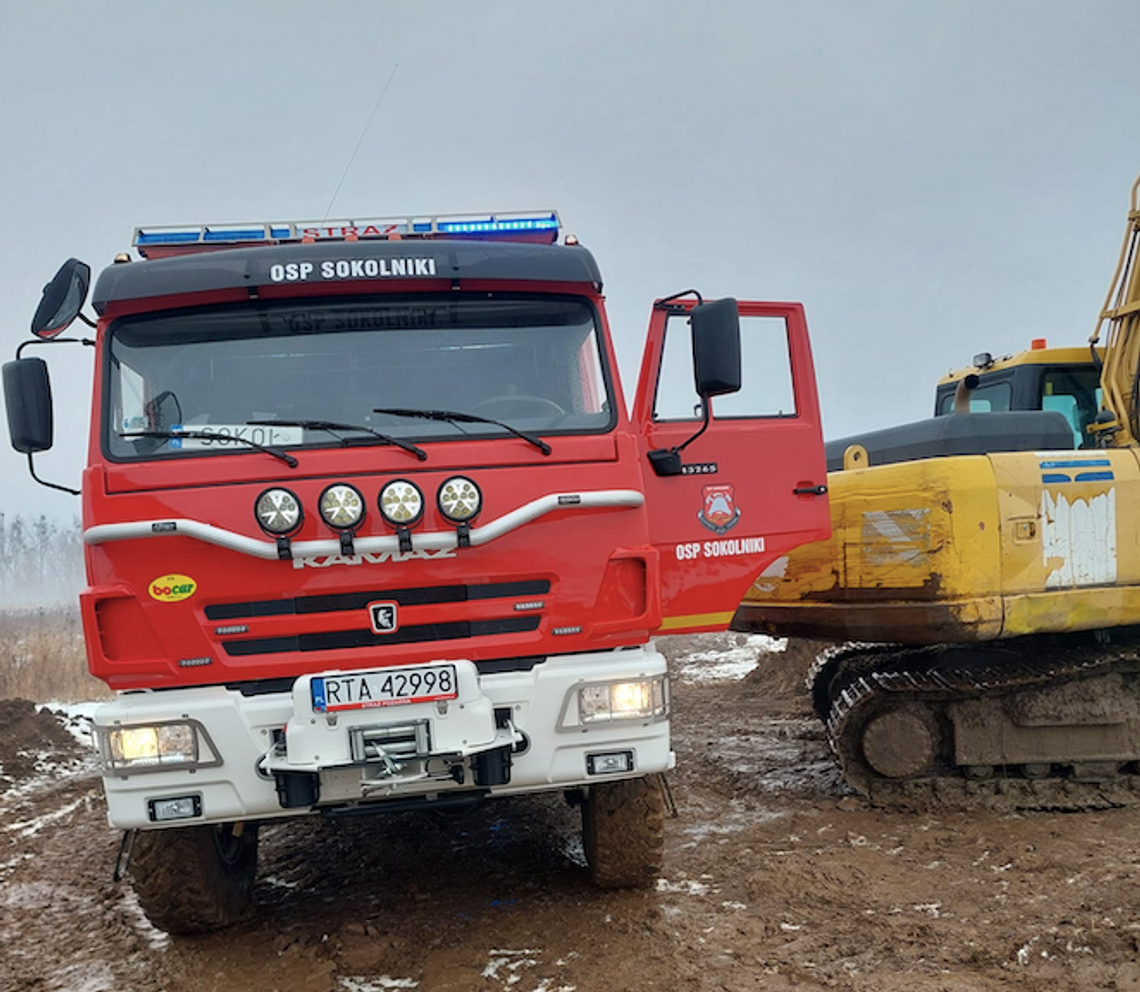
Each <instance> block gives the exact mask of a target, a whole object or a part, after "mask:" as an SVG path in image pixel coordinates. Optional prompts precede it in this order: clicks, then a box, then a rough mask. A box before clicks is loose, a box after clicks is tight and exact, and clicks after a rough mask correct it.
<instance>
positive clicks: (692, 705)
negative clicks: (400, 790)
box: [0, 635, 1140, 992]
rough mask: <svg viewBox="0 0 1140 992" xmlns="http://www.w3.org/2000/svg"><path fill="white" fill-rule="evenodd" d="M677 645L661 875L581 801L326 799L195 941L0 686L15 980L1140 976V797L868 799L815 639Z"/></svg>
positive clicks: (114, 983) (815, 981)
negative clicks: (240, 898)
mask: <svg viewBox="0 0 1140 992" xmlns="http://www.w3.org/2000/svg"><path fill="white" fill-rule="evenodd" d="M661 646H662V648H663V649H665V650H666V651H667V652H668V653H669V654H670V655H671V663H672V665H673V670H674V703H675V720H674V728H675V746H676V750H677V756H678V768H677V771H676V772H674V773H673V774H672V776H671V783H672V790H673V795H674V797H675V800H676V806H677V816H676V818H675V819H672V820H670V821H669V824H668V842H667V852H666V861H665V870H664V873H663V876H662V878H661V879H660V881H659V883H658V885H657V886H656V888H655V889H653V890H650V891H638V892H619V893H605V892H598V891H595V890H594V889H592V888H591V886H590V883H589V881H588V878H587V874H586V870H585V868H584V859H583V856H582V850H581V845H580V843H579V840H578V821H577V813H576V811H575V810H572V809H570V808H568V807H566V806H565V805H564V804H563V803H562V802H561V800H560V799H544V800H527V801H515V802H513V803H499V804H494V803H492V804H488V805H486V806H485V807H484V808H483V809H482V810H480V811H479V812H477V813H475V814H472V815H469V816H467V817H466V818H464V819H459V820H441V819H437V818H435V817H431V816H427V815H421V814H415V815H412V814H405V815H399V816H392V817H369V818H362V819H356V820H352V821H340V822H336V823H329V822H324V821H321V820H316V819H306V820H304V821H303V822H302V821H294V822H291V823H289V824H285V825H277V826H273V827H269V828H267V829H265V830H264V831H263V834H262V848H261V860H260V869H259V881H258V886H257V910H256V914H255V916H254V917H253V918H252V919H251V920H250V921H249V922H248V923H247V924H244V925H242V926H240V927H237V928H235V929H233V930H230V931H228V932H225V933H222V934H216V935H211V936H205V937H195V938H173V937H170V936H168V935H166V934H164V933H161V932H159V931H156V930H154V929H153V928H152V927H150V926H149V925H148V924H147V923H146V921H145V919H144V918H143V917H142V915H141V913H140V912H139V910H138V905H137V903H136V902H135V900H134V897H133V894H132V893H131V890H130V888H129V886H128V885H126V884H116V883H115V882H113V881H112V878H111V875H112V867H113V864H114V860H115V854H116V850H117V844H118V838H117V836H116V835H115V834H114V833H113V832H112V831H111V830H110V829H109V828H107V826H106V823H105V819H104V816H105V811H104V806H103V801H102V797H101V793H100V788H99V781H98V778H97V777H96V776H95V773H94V766H93V762H92V760H91V758H90V757H89V756H88V755H87V754H86V752H85V751H84V750H83V749H82V748H81V747H80V746H79V745H77V744H75V743H74V738H73V737H72V736H71V735H70V734H68V733H65V732H61V730H60V726H59V724H58V723H57V722H56V721H55V720H54V719H53V718H51V717H50V716H48V715H44V714H37V713H36V712H35V711H34V710H31V709H30V708H29V707H20V706H19V705H17V704H14V703H11V702H6V703H5V702H0V764H2V766H3V772H2V775H3V777H0V989H3V990H4V992H31V990H35V992H41V990H43V992H46V990H74V992H105V990H159V989H161V990H168V992H181V990H194V992H210V990H218V992H222V990H225V992H254V990H257V992H269V990H282V992H334V990H335V992H379V990H386V989H418V990H420V992H444V990H451V992H466V990H479V992H489V990H508V989H509V990H512V992H569V990H580V992H592V990H625V989H661V990H689V989H692V990H701V992H706V990H707V992H719V990H725V992H744V990H787V989H799V990H815V989H852V990H866V992H871V990H876V992H880V990H881V992H896V990H897V992H902V990H906V992H936V990H937V992H942V990H946V992H949V990H953V992H990V990H1015V989H1016V990H1022V989H1023V990H1033V992H1039V990H1043V989H1049V990H1067V989H1082V990H1083V989H1130V990H1140V885H1138V883H1140V853H1138V851H1137V835H1138V832H1140V831H1138V827H1140V811H1134V810H1112V811H1102V812H1095V813H1078V814H1072V813H1070V814H1050V813H1033V814H1024V815H1008V814H1005V815H1003V814H997V813H985V812H974V813H970V814H966V813H945V812H940V813H937V814H935V813H931V814H923V815H916V814H913V813H909V814H908V813H899V812H892V811H885V810H876V809H872V808H870V807H868V806H867V805H866V804H865V803H864V802H863V801H862V800H861V799H860V798H858V797H855V796H853V795H851V794H849V793H848V792H847V791H846V790H845V788H844V787H843V785H842V783H841V782H840V780H839V778H838V776H837V774H836V772H835V769H834V766H833V764H832V761H831V759H830V755H829V753H828V751H827V748H826V746H825V743H824V740H823V737H822V734H821V731H820V729H819V728H818V726H817V725H816V723H815V722H814V720H813V719H812V718H811V717H810V716H809V713H808V706H807V700H806V697H805V695H804V693H803V691H802V688H801V684H800V682H801V678H802V674H803V672H804V670H805V669H806V667H807V665H808V664H809V662H810V659H811V656H812V652H811V650H809V647H810V646H805V645H802V644H799V645H797V644H795V643H794V642H793V645H792V649H791V650H789V651H787V652H783V653H775V654H772V653H768V652H767V651H765V650H763V648H764V642H763V640H762V639H759V638H755V639H752V640H746V639H745V638H744V637H743V636H742V635H715V636H714V635H710V636H707V637H702V638H673V639H670V640H666V641H663V642H662V644H661ZM757 656H759V661H760V664H759V667H758V668H756V669H755V670H754V671H753V672H752V673H751V674H743V673H744V671H745V670H746V669H747V668H748V666H749V664H750V663H751V662H752V661H753V660H754V659H756V658H757ZM17 741H22V742H24V744H25V745H28V744H29V742H30V746H25V747H24V748H23V751H24V753H22V754H20V753H18V751H19V749H18V748H17V747H16V742H17Z"/></svg>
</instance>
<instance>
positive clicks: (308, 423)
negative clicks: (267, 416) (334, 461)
mask: <svg viewBox="0 0 1140 992" xmlns="http://www.w3.org/2000/svg"><path fill="white" fill-rule="evenodd" d="M246 423H247V424H249V426H250V427H300V428H301V429H302V430H306V431H328V432H329V433H330V434H332V435H333V436H334V437H337V432H338V431H363V432H364V433H365V434H371V435H372V436H373V437H374V438H376V439H378V440H380V441H383V442H384V443H385V444H394V445H395V446H396V447H397V448H403V449H404V450H405V451H410V452H411V453H412V454H413V455H415V456H416V457H417V458H418V459H419V460H420V461H421V462H422V461H426V460H427V452H426V451H424V449H423V448H421V447H418V446H417V445H414V444H412V443H411V441H401V440H400V438H398V437H392V436H391V435H389V434H381V433H380V432H379V431H376V430H373V429H372V428H371V427H366V426H364V425H363V424H338V423H337V422H336V421H335V420H247V421H246ZM337 440H338V441H340V443H341V445H342V446H344V447H348V446H349V445H351V444H352V443H353V439H352V438H347V437H337ZM358 440H359V439H358Z"/></svg>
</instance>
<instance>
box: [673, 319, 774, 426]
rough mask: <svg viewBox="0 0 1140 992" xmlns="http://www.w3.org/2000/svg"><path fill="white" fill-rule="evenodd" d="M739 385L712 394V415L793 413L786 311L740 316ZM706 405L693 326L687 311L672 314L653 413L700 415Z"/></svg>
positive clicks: (692, 417)
mask: <svg viewBox="0 0 1140 992" xmlns="http://www.w3.org/2000/svg"><path fill="white" fill-rule="evenodd" d="M740 353H741V365H742V375H741V388H740V391H739V392H736V393H728V394H726V395H724V396H716V397H713V401H712V412H713V417H714V418H716V419H718V420H727V419H732V418H739V417H794V416H795V415H796V396H795V389H794V388H793V384H792V363H791V357H790V354H789V350H788V324H787V321H786V320H785V319H784V318H783V317H745V316H742V317H741V318H740ZM703 416H704V411H703V408H702V405H701V398H700V396H698V395H697V390H696V385H695V380H694V376H693V344H692V328H691V323H690V321H689V317H688V315H687V314H671V315H670V316H669V319H668V321H667V322H666V324H665V348H664V351H663V353H662V356H661V372H660V375H659V377H658V380H657V393H656V396H655V399H654V406H653V419H654V420H657V421H670V420H674V421H675V420H701V419H702V418H703Z"/></svg>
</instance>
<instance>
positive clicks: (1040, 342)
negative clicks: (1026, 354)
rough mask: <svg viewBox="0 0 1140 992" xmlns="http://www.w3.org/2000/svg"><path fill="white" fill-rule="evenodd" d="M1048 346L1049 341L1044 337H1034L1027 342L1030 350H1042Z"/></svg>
mask: <svg viewBox="0 0 1140 992" xmlns="http://www.w3.org/2000/svg"><path fill="white" fill-rule="evenodd" d="M1048 347H1049V342H1048V341H1046V340H1045V338H1034V339H1033V340H1032V341H1030V342H1029V350H1030V351H1044V350H1045V349H1046V348H1048Z"/></svg>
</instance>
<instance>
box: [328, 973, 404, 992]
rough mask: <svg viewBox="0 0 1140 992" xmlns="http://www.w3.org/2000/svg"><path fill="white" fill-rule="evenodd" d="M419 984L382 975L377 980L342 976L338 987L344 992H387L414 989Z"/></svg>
mask: <svg viewBox="0 0 1140 992" xmlns="http://www.w3.org/2000/svg"><path fill="white" fill-rule="evenodd" d="M419 984H420V983H419V982H417V981H416V980H415V979H413V978H389V977H388V976H387V975H380V976H379V977H376V978H364V977H363V976H356V977H353V976H352V975H341V976H340V978H339V979H338V980H337V985H338V986H339V987H340V988H341V989H343V992H385V990H387V989H414V988H417V987H418V986H419Z"/></svg>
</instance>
